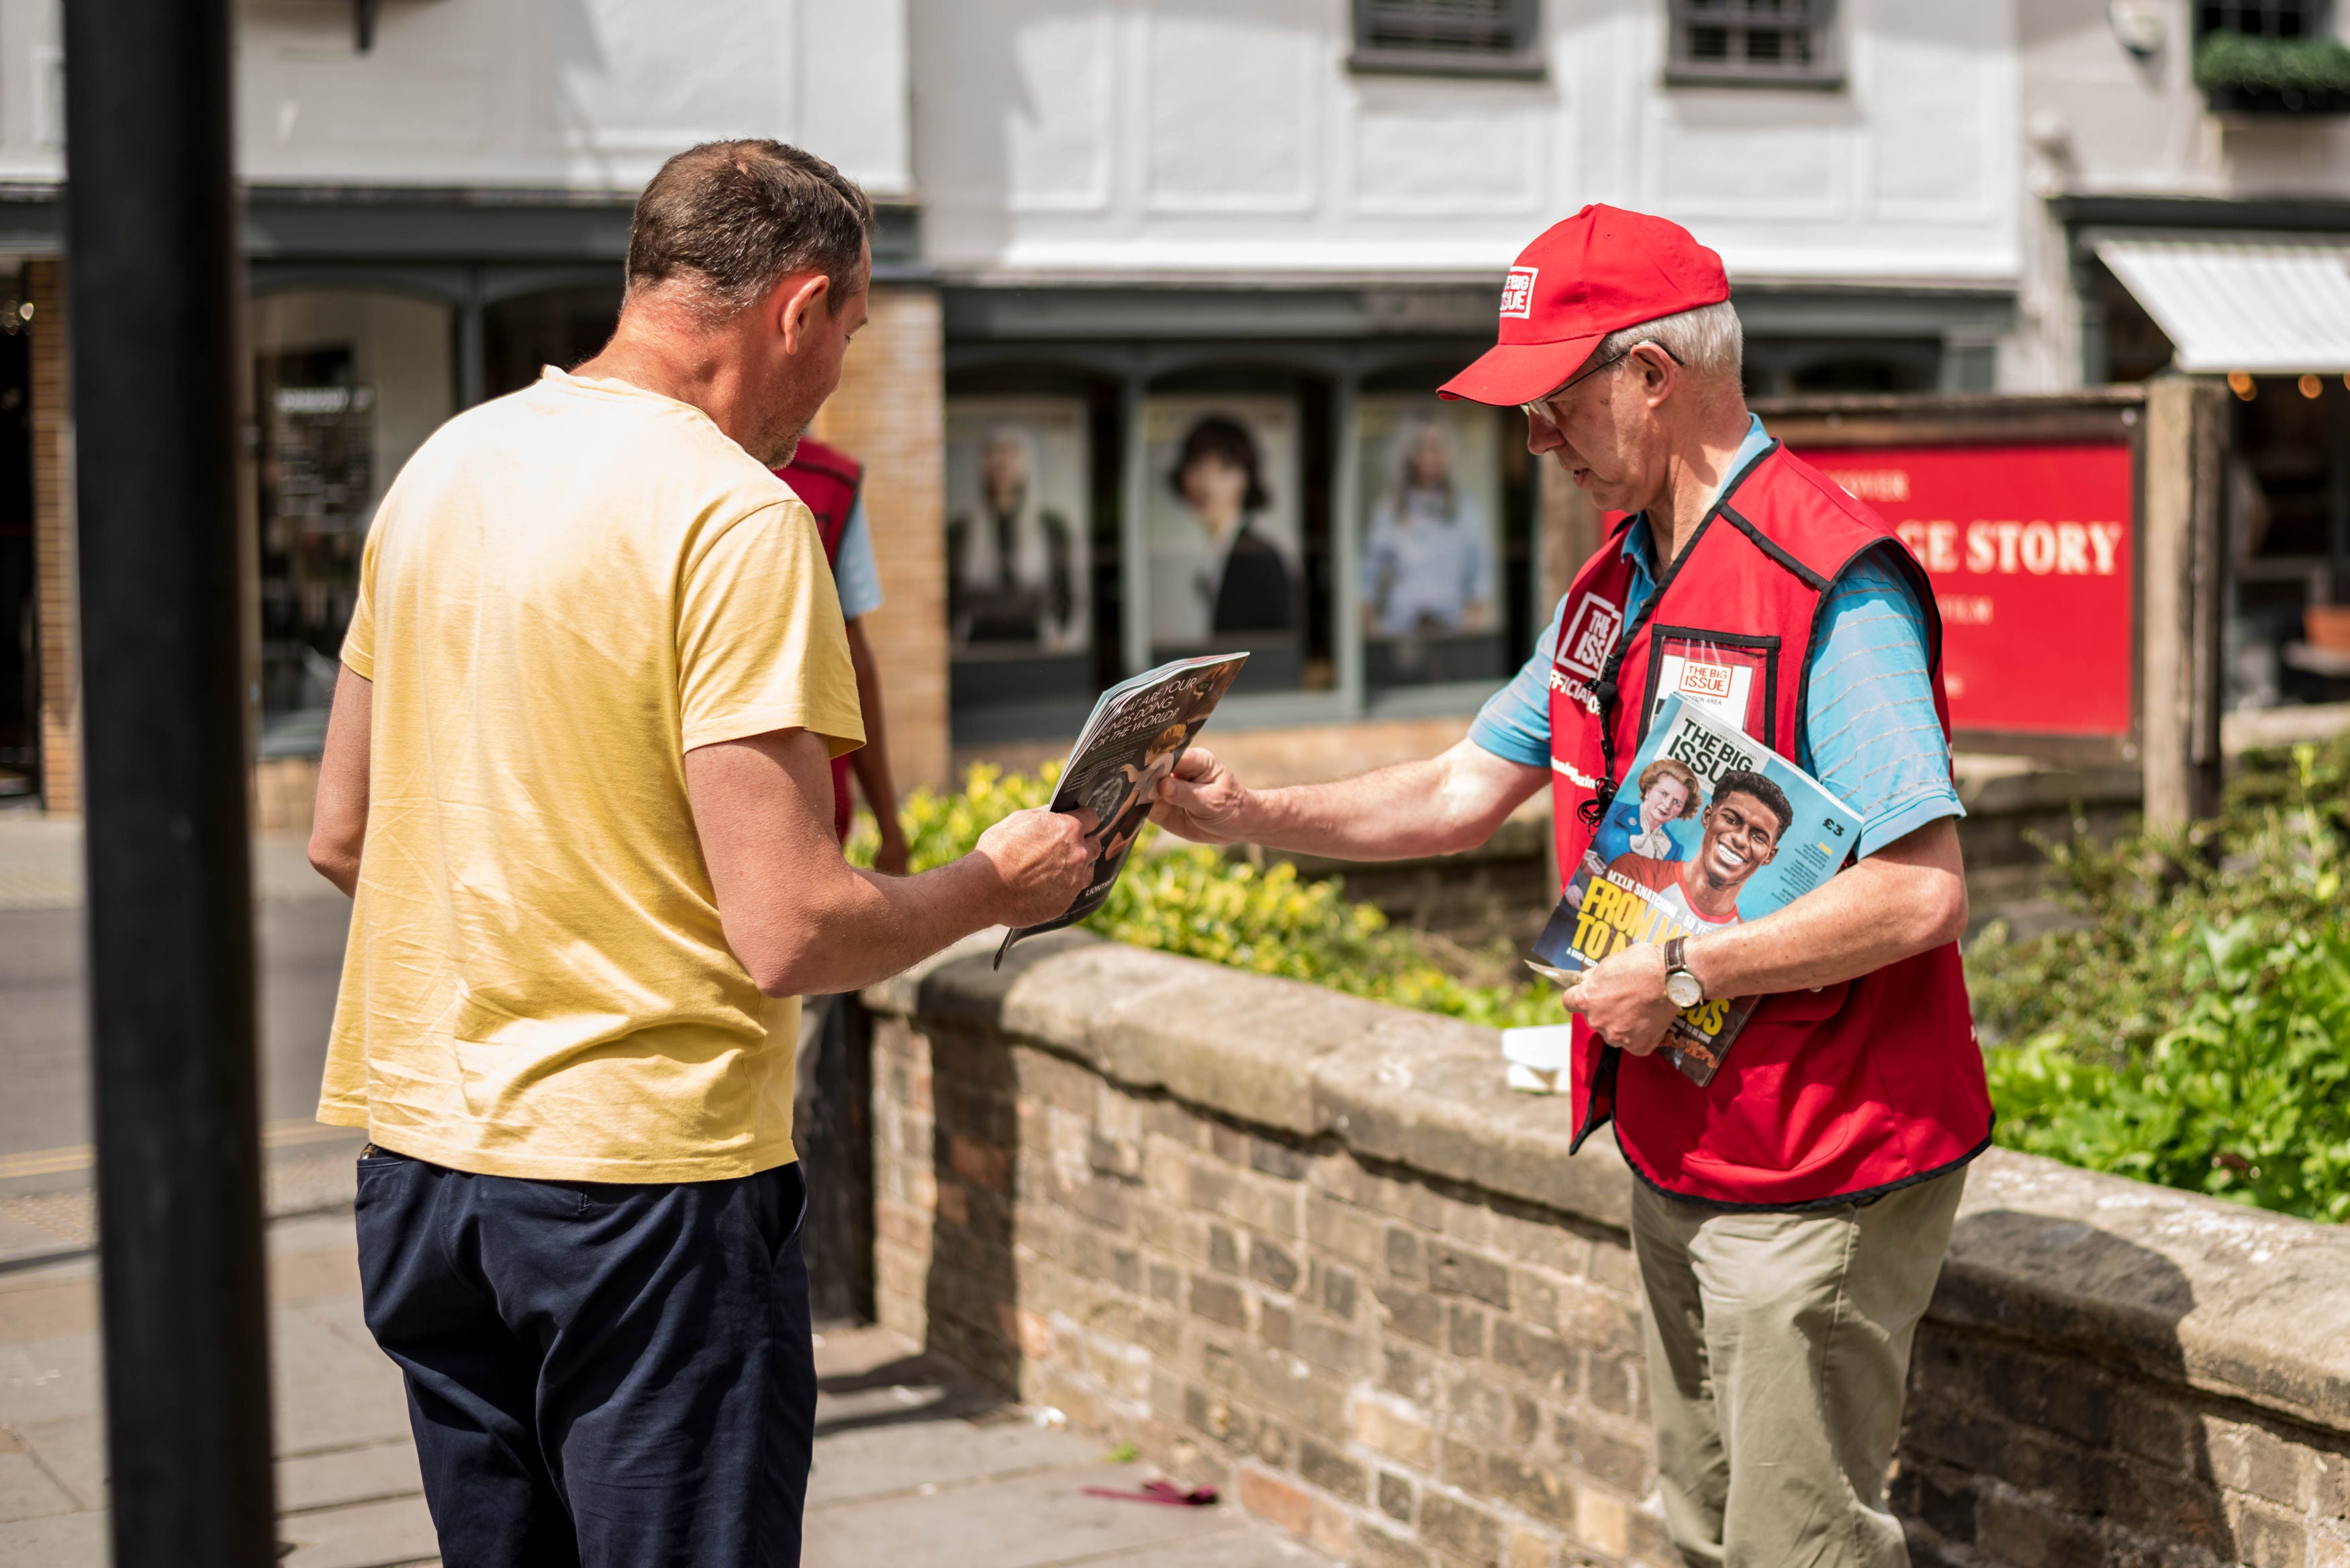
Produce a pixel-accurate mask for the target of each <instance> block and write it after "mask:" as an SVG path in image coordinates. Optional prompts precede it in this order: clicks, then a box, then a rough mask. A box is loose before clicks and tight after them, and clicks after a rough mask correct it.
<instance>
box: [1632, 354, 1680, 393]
mask: <svg viewBox="0 0 2350 1568" xmlns="http://www.w3.org/2000/svg"><path fill="white" fill-rule="evenodd" d="M1632 363H1634V364H1635V365H1638V367H1639V368H1640V390H1641V391H1642V392H1643V393H1645V394H1646V395H1647V397H1648V401H1649V402H1650V403H1652V404H1654V403H1659V402H1662V401H1663V400H1665V398H1666V397H1668V396H1669V394H1670V393H1671V391H1672V389H1673V388H1674V387H1675V385H1677V384H1678V383H1679V380H1680V366H1679V365H1678V364H1676V363H1675V362H1674V360H1673V357H1672V356H1671V355H1669V354H1668V353H1666V352H1665V351H1664V350H1663V349H1662V348H1658V347H1657V346H1656V345H1655V344H1653V343H1636V344H1634V345H1633V346H1632Z"/></svg>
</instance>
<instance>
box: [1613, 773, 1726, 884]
mask: <svg viewBox="0 0 2350 1568" xmlns="http://www.w3.org/2000/svg"><path fill="white" fill-rule="evenodd" d="M1639 784H1640V797H1639V799H1638V802H1637V803H1636V802H1633V801H1628V800H1618V801H1617V802H1616V803H1615V804H1614V805H1610V806H1609V807H1608V808H1607V815H1606V816H1605V817H1603V818H1601V819H1600V823H1599V831H1598V833H1597V834H1596V835H1595V836H1593V838H1592V840H1591V855H1592V857H1593V858H1594V860H1595V861H1596V864H1597V865H1598V866H1600V867H1605V866H1607V863H1608V862H1609V861H1611V860H1613V859H1615V858H1616V857H1617V856H1619V855H1638V856H1643V857H1647V858H1648V859H1650V860H1681V859H1686V858H1687V857H1688V854H1689V852H1688V851H1687V850H1685V849H1683V848H1682V847H1681V846H1680V844H1679V841H1678V840H1677V839H1675V838H1674V837H1673V835H1672V830H1671V829H1670V828H1669V827H1668V826H1666V825H1667V824H1668V823H1674V822H1686V821H1688V820H1689V819H1690V817H1692V816H1695V815H1697V814H1698V811H1699V810H1700V808H1701V807H1702V806H1703V805H1705V796H1704V794H1702V792H1700V789H1699V788H1698V782H1697V774H1694V773H1691V772H1690V769H1689V765H1688V764H1687V763H1679V762H1675V761H1674V760H1673V759H1672V758H1670V757H1659V758H1658V759H1657V760H1656V761H1655V762H1653V763H1649V764H1648V766H1647V767H1645V768H1642V769H1641V770H1640V779H1639Z"/></svg>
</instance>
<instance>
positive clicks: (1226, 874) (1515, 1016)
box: [849, 763, 1566, 1028]
mask: <svg viewBox="0 0 2350 1568" xmlns="http://www.w3.org/2000/svg"><path fill="white" fill-rule="evenodd" d="M1059 776H1060V769H1059V766H1058V764H1056V763H1053V764H1047V765H1046V766H1045V769H1044V771H1043V772H1042V773H1041V774H1037V775H1036V776H1035V777H1029V776H1026V775H1024V774H1005V773H1003V772H1002V771H1001V770H1000V769H997V768H993V767H989V766H986V765H981V766H978V767H974V768H972V770H971V772H970V774H968V775H967V776H966V777H965V779H964V783H963V787H962V789H961V790H958V791H955V792H953V793H951V794H936V793H934V792H932V791H930V790H917V791H915V792H914V794H912V795H911V796H910V798H909V799H908V800H907V801H906V803H905V805H904V808H903V810H902V811H901V812H900V814H899V815H900V816H901V817H902V819H903V820H904V823H905V826H906V842H907V846H908V863H909V866H910V868H911V869H913V870H916V871H923V870H928V869H929V868H930V867H933V866H941V865H944V864H945V863H946V862H948V861H950V860H952V859H954V858H956V857H958V856H961V855H964V854H967V853H969V852H970V849H971V846H972V845H974V844H976V843H977V842H978V841H979V836H980V834H981V833H983V832H984V831H985V830H986V828H987V826H989V824H991V823H993V822H995V821H997V820H998V819H1000V818H1002V817H1003V816H1005V815H1009V814H1010V813H1012V812H1014V811H1018V810H1021V809H1022V808H1024V807H1026V806H1031V805H1044V804H1045V802H1046V801H1048V800H1049V799H1051V798H1052V794H1053V784H1054V782H1055V780H1056V779H1057V778H1058V777H1059ZM876 842H877V839H876V836H875V834H874V832H873V827H872V823H871V820H870V819H869V818H860V819H859V821H858V829H857V832H856V833H855V834H854V835H853V836H851V838H850V840H849V857H850V858H852V859H855V860H857V861H858V862H859V863H860V864H864V865H870V864H871V863H872V855H873V847H874V845H875V843H876ZM1086 925H1087V929H1092V930H1096V931H1098V932H1100V933H1101V934H1102V935H1104V936H1106V937H1109V938H1111V939H1112V940H1117V941H1121V942H1128V943H1131V944H1133V945H1134V946H1136V947H1143V948H1157V949H1159V950H1160V951H1162V952H1171V953H1180V954H1182V955H1184V956H1185V957H1187V958H1201V959H1207V960H1210V961H1212V962H1215V963H1221V964H1227V965H1230V966H1231V967H1232V968H1233V969H1243V970H1248V971H1252V972H1253V973H1256V974H1277V975H1283V976H1285V977H1287V978H1289V979H1292V980H1303V981H1312V982H1314V983H1315V984H1317V985H1326V986H1328V987H1330V988H1331V989H1332V990H1334V991H1342V992H1347V993H1348V994H1350V995H1354V996H1363V997H1368V998H1370V999H1371V1000H1373V1001H1376V1002H1394V1003H1396V1004H1397V1005H1398V1006H1401V1007H1416V1008H1418V1009H1419V1010H1420V1011H1422V1012H1440V1013H1443V1014H1445V1015H1447V1016H1448V1017H1452V1018H1465V1019H1468V1020H1470V1021H1471V1022H1472V1023H1484V1024H1490V1025H1492V1026H1493V1027H1495V1028H1508V1027H1512V1026H1514V1025H1519V1024H1528V1023H1564V1022H1565V1017H1566V1014H1565V1011H1564V1010H1563V1009H1561V1008H1560V1007H1559V1005H1558V1003H1557V1002H1556V1000H1555V995H1554V993H1553V992H1551V990H1550V988H1549V987H1548V986H1546V985H1543V984H1541V983H1539V982H1531V983H1526V984H1506V983H1504V984H1490V983H1489V984H1479V983H1475V982H1473V981H1471V980H1468V979H1465V978H1463V977H1462V976H1461V975H1459V974H1456V973H1454V972H1452V971H1451V970H1450V969H1448V968H1447V967H1446V966H1445V965H1444V964H1443V963H1440V962H1439V961H1438V958H1437V955H1436V953H1435V951H1434V944H1432V943H1430V941H1429V940H1427V939H1425V938H1423V937H1421V936H1420V935H1419V933H1418V932H1414V931H1409V930H1398V929H1393V928H1392V927H1390V926H1389V925H1388V919H1387V917H1386V916H1385V915H1384V914H1382V913H1381V912H1380V911H1379V910H1378V908H1376V907H1375V906H1373V905H1370V904H1361V903H1351V902H1349V901H1348V900H1347V897H1346V889H1345V887H1344V885H1343V884H1342V883H1341V882H1340V881H1339V879H1337V878H1336V877H1331V878H1327V879H1321V880H1306V879H1305V878H1302V877H1299V876H1298V875H1297V870H1296V867H1294V866H1291V865H1289V864H1287V863H1286V862H1276V863H1275V864H1274V865H1272V866H1269V867H1257V866H1254V865H1252V864H1250V863H1249V862H1247V861H1245V860H1236V859H1233V858H1232V857H1228V856H1226V855H1225V854H1223V853H1222V852H1221V851H1219V850H1216V849H1211V848H1209V847H1207V846H1202V845H1177V844H1175V843H1174V841H1172V840H1171V839H1162V838H1161V837H1160V836H1159V830H1158V829H1157V828H1155V827H1152V828H1148V829H1146V830H1145V831H1144V834H1143V836H1142V839H1141V840H1140V842H1139V845H1138V846H1137V848H1136V851H1135V855H1134V858H1132V859H1131V860H1129V861H1128V863H1127V867H1126V874H1125V875H1124V876H1122V877H1119V878H1118V886H1117V887H1116V888H1113V889H1112V890H1111V892H1110V896H1109V901H1108V902H1107V903H1106V904H1104V905H1103V906H1102V908H1101V909H1099V910H1097V912H1096V913H1095V914H1094V916H1093V917H1092V919H1088V920H1087V922H1086Z"/></svg>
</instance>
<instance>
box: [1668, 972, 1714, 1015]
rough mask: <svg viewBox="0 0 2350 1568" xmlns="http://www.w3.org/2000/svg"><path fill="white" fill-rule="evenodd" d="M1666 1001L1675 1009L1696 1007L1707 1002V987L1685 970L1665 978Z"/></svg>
mask: <svg viewBox="0 0 2350 1568" xmlns="http://www.w3.org/2000/svg"><path fill="white" fill-rule="evenodd" d="M1665 1000H1666V1001H1667V1002H1671V1003H1672V1004H1673V1005H1674V1006H1675V1007H1695V1006H1696V1005H1697V1004H1698V1003H1699V1002H1703V1001H1704V1000H1705V986H1704V984H1703V982H1701V981H1700V980H1699V979H1698V978H1697V976H1695V975H1693V974H1691V973H1690V971H1687V970H1685V969H1677V970H1675V971H1673V972H1672V973H1670V974H1669V975H1667V976H1665Z"/></svg>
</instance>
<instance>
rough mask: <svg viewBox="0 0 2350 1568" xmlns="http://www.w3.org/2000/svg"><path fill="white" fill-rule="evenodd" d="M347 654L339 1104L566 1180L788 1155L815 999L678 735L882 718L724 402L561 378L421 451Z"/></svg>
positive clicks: (697, 1171) (393, 499)
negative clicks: (712, 863)
mask: <svg viewBox="0 0 2350 1568" xmlns="http://www.w3.org/2000/svg"><path fill="white" fill-rule="evenodd" d="M343 662H344V663H346V664H348V665H349V666H350V668H351V669H352V670H353V671H354V672H355V673H357V674H359V675H361V676H364V677H366V678H367V679H368V680H371V681H372V682H373V683H374V687H373V691H372V693H371V696H372V700H373V702H372V709H373V724H372V731H371V735H370V739H369V783H368V824H367V842H366V848H365V850H364V852H363V854H362V855H361V857H360V861H359V891H358V898H357V902H356V904H355V905H354V907H353V909H352V911H351V930H350V942H349V947H348V950H347V952H346V955H345V957H344V961H343V982H342V990H341V993H340V994H339V996H338V998H337V1000H336V1005H335V1027H334V1035H333V1039H332V1042H331V1044H330V1045H329V1047H328V1058H327V1073H326V1085H325V1088H324V1091H323V1093H322V1096H321V1098H320V1103H319V1107H318V1116H319V1119H321V1120H322V1121H328V1122H336V1123H341V1124H344V1125H348V1126H352V1127H367V1128H368V1130H369V1136H370V1137H372V1138H374V1139H375V1141H377V1142H379V1143H380V1144H382V1145H383V1146H384V1147H387V1148H392V1149H397V1150H399V1151H400V1152H401V1153H403V1154H410V1155H413V1156H415V1157H417V1158H421V1159H429V1160H432V1161H434V1162H435V1163H438V1164H442V1165H447V1166H451V1167H452V1168H457V1169H460V1170H470V1171H478V1172H482V1173H484V1174H487V1175H494V1176H517V1177H528V1178H533V1179H543V1180H571V1181H694V1180H706V1179H717V1178H723V1177H734V1176H746V1175H749V1174H751V1173H753V1172H755V1171H759V1170H764V1169H765V1168H768V1167H770V1166H775V1165H781V1164H784V1163H785V1162H787V1161H788V1160H790V1159H791V1158H793V1153H792V1144H791V1132H792V1057H793V1054H794V1050H795V1045H796V1044H797V1032H798V1023H799V1003H798V1002H796V1001H784V1002H775V1001H770V1000H769V999H768V998H766V997H764V996H762V995H761V994H760V992H759V990H758V988H757V987H756V986H755V985H754V984H753V983H752V981H751V978H750V976H749V975H748V974H747V973H746V972H745V971H744V970H743V966H742V964H741V963H740V962H738V961H736V959H735V957H734V954H733V950H732V949H730V948H729V947H728V946H727V944H726V936H725V933H724V931H723V929H721V927H720V925H719V919H718V902H717V898H716V896H715V895H714V894H713V893H712V890H711V886H710V873H709V871H708V869H707V868H706V867H704V866H703V864H702V847H701V842H700V840H699V839H698V838H697V837H696V836H695V833H694V826H693V814H692V811H691V806H690V805H689V803H688V802H687V799H686V793H685V753H686V752H688V751H689V750H691V749H692V748H694V747H696V746H704V745H709V744H711V743H712V742H719V741H727V740H734V739H738V738H740V737H743V736H745V735H757V734H764V733H765V732H769V731H773V730H782V729H788V728H795V727H796V728H802V729H806V730H811V731H814V732H816V733H818V734H820V735H823V736H826V737H827V739H828V742H829V744H830V747H831V750H832V751H833V752H834V753H836V754H837V753H840V752H844V751H847V750H849V749H851V748H852V747H853V746H855V745H856V744H858V743H859V742H862V741H863V739H864V733H865V732H864V726H863V724H862V722H861V721H860V720H859V718H858V704H857V678H856V675H855V672H854V671H853V670H851V669H850V667H849V661H848V644H847V638H846V636H845V634H844V633H843V631H842V629H841V619H840V602H839V600H838V599H837V597H835V595H834V592H833V585H832V574H831V572H830V570H829V569H828V568H827V566H826V564H825V558H824V546H823V544H822V542H821V540H820V539H819V538H818V537H817V535H816V523H815V520H814V518H813V517H812V516H811V515H810V514H809V512H808V509H807V508H806V506H805V505H803V504H801V503H800V501H799V500H798V498H797V497H795V496H794V495H793V494H792V493H791V491H790V489H789V488H788V487H786V486H785V484H784V483H783V482H782V481H781V480H779V479H777V478H775V476H774V475H773V474H772V473H770V472H768V471H767V470H766V468H765V467H764V466H763V465H762V464H761V463H760V462H758V461H757V460H756V459H754V458H753V457H752V456H751V455H750V454H749V453H748V452H744V451H743V449H742V448H741V447H739V446H737V445H735V444H734V442H733V441H731V440H729V439H728V438H727V437H726V436H725V435H724V434H723V433H722V432H721V431H719V429H718V427H717V426H716V425H715V424H712V422H711V421H710V420H709V418H708V417H707V416H705V415H704V414H702V412H701V411H700V410H696V409H692V408H690V407H688V406H686V405H685V404H683V403H679V402H675V401H672V400H670V399H668V398H664V397H660V396H659V395H657V394H655V393H651V392H647V391H644V390H642V389H639V388H635V387H631V386H629V385H627V384H626V383H624V382H619V381H609V380H590V379H582V378H579V377H574V376H567V375H564V374H563V373H562V372H560V371H557V370H552V369H550V370H548V371H547V372H546V375H545V376H544V378H543V379H540V381H539V382H538V383H537V384H536V386H534V387H531V388H528V389H525V390H524V391H520V392H516V393H515V394H514V395H513V396H511V397H506V398H501V399H499V400H496V401H495V402H492V403H488V404H485V405H484V406H483V407H481V408H478V409H474V410H472V411H470V412H467V413H464V414H461V415H459V416H458V417H457V418H456V419H454V420H452V421H450V422H449V423H448V424H446V425H444V426H443V427H442V429H441V431H439V432H438V433H437V434H435V435H434V436H433V437H432V440H430V441H427V442H425V443H424V446H423V448H422V449H421V451H419V452H417V453H416V455H415V456H414V457H412V458H411V459H410V460H409V462H408V465H407V466H406V467H405V468H404V469H402V470H401V471H400V478H399V480H398V481H397V482H396V483H394V484H393V485H392V487H391V490H390V493H389V494H387V495H386V496H385V497H384V501H383V505H382V507H381V508H380V510H379V511H378V513H377V514H376V520H375V524H374V526H373V528H372V529H371V530H370V532H369V535H368V542H367V551H366V556H365V559H364V564H363V566H362V567H361V576H360V581H359V604H358V607H357V609H356V610H355V612H354V613H353V615H352V617H351V627H350V632H349V635H348V638H347V639H345V641H344V644H343Z"/></svg>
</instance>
